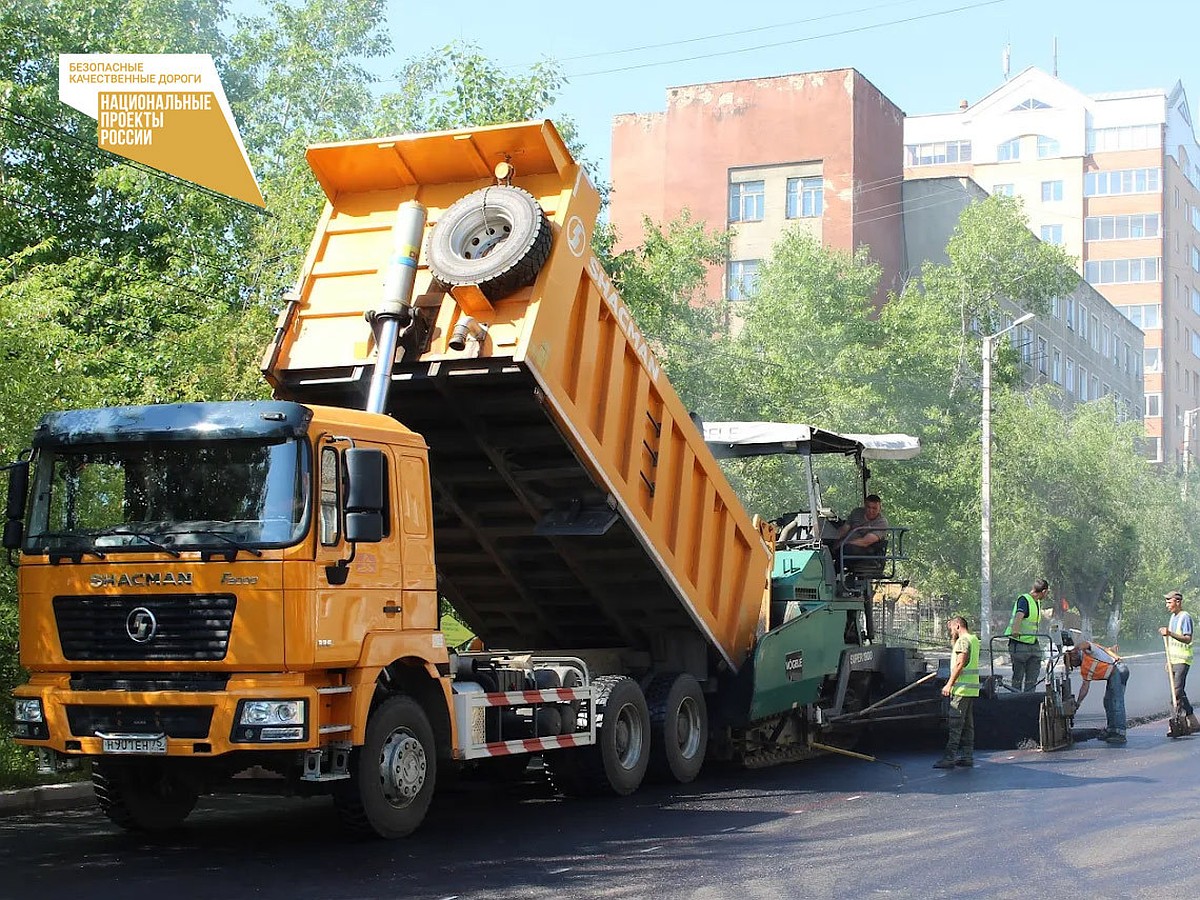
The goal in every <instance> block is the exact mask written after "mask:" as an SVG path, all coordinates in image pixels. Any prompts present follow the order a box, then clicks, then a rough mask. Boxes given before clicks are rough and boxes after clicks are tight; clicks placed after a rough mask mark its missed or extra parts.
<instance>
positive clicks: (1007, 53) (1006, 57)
mask: <svg viewBox="0 0 1200 900" xmlns="http://www.w3.org/2000/svg"><path fill="white" fill-rule="evenodd" d="M1000 59H1001V62H1002V63H1003V69H1004V80H1005V81H1008V72H1009V68H1010V66H1011V64H1012V44H1009V43H1006V44H1005V45H1004V53H1003V54H1002V55H1001V57H1000Z"/></svg>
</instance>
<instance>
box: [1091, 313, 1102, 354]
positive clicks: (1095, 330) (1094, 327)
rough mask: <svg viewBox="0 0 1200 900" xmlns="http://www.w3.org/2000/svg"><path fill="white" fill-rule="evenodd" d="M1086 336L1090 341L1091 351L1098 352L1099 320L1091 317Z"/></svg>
mask: <svg viewBox="0 0 1200 900" xmlns="http://www.w3.org/2000/svg"><path fill="white" fill-rule="evenodd" d="M1088 322H1089V325H1088V334H1089V335H1090V337H1091V340H1092V349H1093V350H1095V351H1096V352H1097V353H1099V352H1100V320H1099V319H1097V318H1096V317H1095V316H1092V317H1091V318H1090V319H1089V320H1088Z"/></svg>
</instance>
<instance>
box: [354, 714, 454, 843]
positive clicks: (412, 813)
mask: <svg viewBox="0 0 1200 900" xmlns="http://www.w3.org/2000/svg"><path fill="white" fill-rule="evenodd" d="M436 783H437V752H436V746H435V744H434V740H433V728H432V726H430V724H429V717H428V716H426V715H425V710H423V709H422V708H421V705H420V704H419V703H417V701H415V700H414V699H412V698H411V697H406V696H396V697H391V698H390V699H388V700H385V701H384V702H383V703H382V704H381V705H380V706H379V707H378V708H377V709H376V710H375V712H374V713H373V714H372V715H371V718H370V719H369V721H368V722H367V737H366V741H365V742H364V744H363V746H361V747H358V748H356V749H355V750H354V753H353V755H352V757H351V761H350V780H349V782H343V785H344V787H343V788H342V789H341V790H339V791H338V793H337V794H336V795H335V798H334V800H335V803H336V805H337V809H338V813H339V815H340V816H341V817H342V821H343V822H344V823H345V824H346V825H347V826H348V827H349V828H350V829H351V830H352V831H356V832H358V833H360V834H364V835H367V836H374V837H381V838H389V839H391V838H401V837H407V836H408V835H410V834H412V833H413V832H414V831H415V830H416V829H417V827H418V826H419V825H420V824H421V822H422V821H423V820H424V819H425V813H426V812H427V811H428V810H429V802H430V800H431V799H432V797H433V789H434V785H435V784H436Z"/></svg>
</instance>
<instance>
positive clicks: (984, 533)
mask: <svg viewBox="0 0 1200 900" xmlns="http://www.w3.org/2000/svg"><path fill="white" fill-rule="evenodd" d="M1033 317H1034V314H1033V313H1025V315H1023V316H1021V317H1020V318H1018V319H1014V320H1013V323H1012V324H1011V325H1009V326H1008V327H1007V328H1004V329H1002V330H1000V331H997V332H996V333H995V334H987V335H984V337H983V471H982V473H981V477H980V491H981V494H982V497H981V500H982V503H981V506H982V508H983V523H982V526H981V528H980V532H979V535H980V545H981V551H980V552H981V559H980V582H979V639H980V641H981V642H982V643H983V646H984V647H985V648H987V650H988V651H990V650H991V646H992V643H991V641H992V346H993V342H994V341H995V340H996V338H999V337H1003V336H1004V335H1006V334H1008V333H1009V332H1010V331H1012V330H1013V329H1014V328H1016V327H1017V326H1018V325H1023V324H1025V323H1026V322H1028V321H1029V320H1030V319H1032V318H1033Z"/></svg>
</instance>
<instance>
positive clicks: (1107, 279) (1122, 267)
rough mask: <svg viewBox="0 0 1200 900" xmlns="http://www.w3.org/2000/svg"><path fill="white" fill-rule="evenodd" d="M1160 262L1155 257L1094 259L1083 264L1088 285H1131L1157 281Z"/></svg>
mask: <svg viewBox="0 0 1200 900" xmlns="http://www.w3.org/2000/svg"><path fill="white" fill-rule="evenodd" d="M1160 268H1161V260H1160V259H1159V257H1157V256H1146V257H1141V258H1135V259H1096V260H1089V261H1088V262H1085V263H1084V264H1083V277H1084V278H1085V279H1086V280H1087V283H1088V284H1133V283H1135V282H1144V281H1158V276H1159V269H1160Z"/></svg>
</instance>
